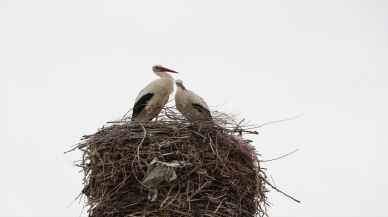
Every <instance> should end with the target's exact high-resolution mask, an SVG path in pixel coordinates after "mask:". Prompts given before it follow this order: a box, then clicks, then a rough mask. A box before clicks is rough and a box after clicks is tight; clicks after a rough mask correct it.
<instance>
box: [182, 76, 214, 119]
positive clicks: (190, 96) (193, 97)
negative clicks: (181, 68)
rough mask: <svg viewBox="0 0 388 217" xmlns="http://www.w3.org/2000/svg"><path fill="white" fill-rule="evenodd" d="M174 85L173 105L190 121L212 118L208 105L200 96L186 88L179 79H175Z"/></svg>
mask: <svg viewBox="0 0 388 217" xmlns="http://www.w3.org/2000/svg"><path fill="white" fill-rule="evenodd" d="M176 85H177V91H176V93H175V105H176V108H177V109H178V111H179V112H180V113H182V115H183V116H184V117H185V118H186V119H187V120H189V121H191V122H199V121H212V120H213V118H212V115H211V113H210V110H209V106H208V105H207V104H206V102H205V100H203V99H202V97H200V96H198V95H197V94H195V93H194V92H193V91H191V90H188V89H187V88H186V87H185V86H184V85H183V81H182V80H180V79H178V80H177V81H176Z"/></svg>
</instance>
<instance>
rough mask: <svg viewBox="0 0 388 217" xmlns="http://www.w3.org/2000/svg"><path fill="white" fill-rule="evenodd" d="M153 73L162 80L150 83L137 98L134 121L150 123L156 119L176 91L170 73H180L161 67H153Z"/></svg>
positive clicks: (133, 114) (133, 115)
mask: <svg viewBox="0 0 388 217" xmlns="http://www.w3.org/2000/svg"><path fill="white" fill-rule="evenodd" d="M152 71H153V72H154V73H155V74H156V75H157V76H159V77H160V78H159V79H156V80H154V81H152V82H151V83H149V84H148V85H147V86H146V87H145V88H144V89H143V90H141V91H140V93H139V95H138V96H137V97H136V100H135V105H134V107H133V112H132V121H137V122H149V121H151V120H152V119H154V118H155V117H156V116H158V115H159V113H160V111H161V110H162V108H163V106H165V105H166V103H167V102H168V99H169V96H170V94H171V93H172V92H173V91H174V78H173V77H172V76H171V75H170V74H169V72H171V73H178V72H176V71H174V70H171V69H168V68H166V67H163V66H160V65H155V66H153V67H152Z"/></svg>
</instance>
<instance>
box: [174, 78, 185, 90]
mask: <svg viewBox="0 0 388 217" xmlns="http://www.w3.org/2000/svg"><path fill="white" fill-rule="evenodd" d="M175 84H176V86H177V87H179V88H181V89H182V90H186V87H185V86H184V85H183V81H182V80H181V79H178V80H176V81H175Z"/></svg>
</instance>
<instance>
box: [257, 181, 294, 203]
mask: <svg viewBox="0 0 388 217" xmlns="http://www.w3.org/2000/svg"><path fill="white" fill-rule="evenodd" d="M263 181H264V182H265V183H266V184H267V185H269V186H270V187H271V188H272V189H274V190H276V191H277V192H279V193H281V194H283V195H284V196H286V197H288V198H290V199H291V200H293V201H295V202H297V203H301V201H300V200H298V199H295V198H294V197H292V196H291V195H289V194H287V193H285V192H284V191H282V190H280V189H279V188H277V187H275V186H274V185H272V184H271V183H270V182H269V181H268V180H266V179H263Z"/></svg>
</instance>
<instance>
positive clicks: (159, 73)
mask: <svg viewBox="0 0 388 217" xmlns="http://www.w3.org/2000/svg"><path fill="white" fill-rule="evenodd" d="M155 74H156V75H157V76H159V77H161V78H167V79H169V80H174V78H173V77H172V76H171V75H170V73H168V72H155Z"/></svg>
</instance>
